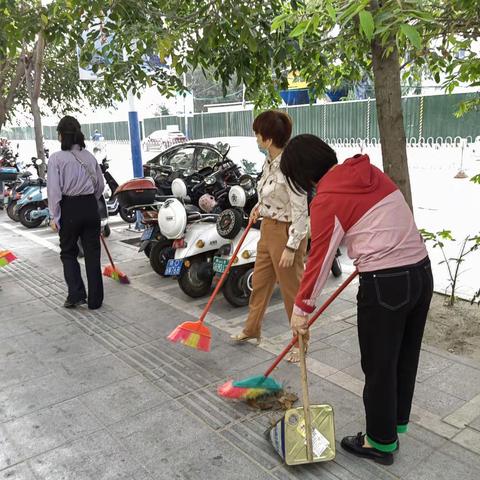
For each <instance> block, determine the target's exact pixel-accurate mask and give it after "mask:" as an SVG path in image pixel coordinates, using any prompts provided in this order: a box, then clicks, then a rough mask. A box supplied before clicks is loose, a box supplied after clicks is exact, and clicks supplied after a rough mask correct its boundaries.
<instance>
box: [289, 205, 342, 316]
mask: <svg viewBox="0 0 480 480" xmlns="http://www.w3.org/2000/svg"><path fill="white" fill-rule="evenodd" d="M310 223H311V230H312V236H311V247H310V253H309V255H308V261H307V266H306V268H305V272H304V274H303V277H302V282H301V284H300V288H299V290H298V293H297V297H296V298H295V307H294V313H296V314H299V315H308V314H310V313H312V312H313V310H314V309H315V302H316V300H317V298H318V296H319V295H320V293H321V291H322V289H323V287H324V285H325V282H326V280H327V278H328V274H329V272H330V269H331V268H332V263H333V260H334V258H335V254H336V252H337V248H338V246H339V245H340V242H341V241H342V238H343V236H344V235H345V232H344V230H343V228H342V225H341V223H340V221H339V219H338V217H337V216H336V215H335V211H334V210H333V209H332V202H331V200H330V201H328V199H327V198H326V197H323V196H322V197H317V199H316V201H315V202H314V203H312V205H311V211H310Z"/></svg>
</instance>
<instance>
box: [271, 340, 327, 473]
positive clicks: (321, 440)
mask: <svg viewBox="0 0 480 480" xmlns="http://www.w3.org/2000/svg"><path fill="white" fill-rule="evenodd" d="M298 338H299V343H300V345H299V346H300V368H301V374H302V390H303V407H296V408H290V409H289V410H287V411H286V412H285V415H284V416H283V418H281V419H280V420H279V421H278V422H277V423H276V424H275V425H274V426H273V427H272V429H271V430H270V432H269V436H270V441H271V442H272V445H273V448H274V449H275V450H276V452H277V453H278V454H279V455H280V456H281V457H282V458H283V460H284V461H285V463H286V464H287V465H302V464H305V463H316V462H327V461H329V460H333V459H334V458H335V424H334V418H333V408H332V406H331V405H310V401H309V398H308V383H307V367H306V363H305V354H304V348H303V337H302V335H299V337H298Z"/></svg>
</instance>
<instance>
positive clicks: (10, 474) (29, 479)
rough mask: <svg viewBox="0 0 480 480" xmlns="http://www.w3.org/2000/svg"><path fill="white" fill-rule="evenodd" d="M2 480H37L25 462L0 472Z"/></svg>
mask: <svg viewBox="0 0 480 480" xmlns="http://www.w3.org/2000/svg"><path fill="white" fill-rule="evenodd" d="M0 478H1V479H2V480H38V477H36V476H35V474H34V473H33V471H32V469H31V468H30V465H29V464H28V463H27V462H23V463H19V464H17V465H14V466H13V467H10V468H6V469H4V470H1V471H0Z"/></svg>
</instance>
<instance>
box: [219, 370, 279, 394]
mask: <svg viewBox="0 0 480 480" xmlns="http://www.w3.org/2000/svg"><path fill="white" fill-rule="evenodd" d="M282 390H283V387H282V385H281V384H280V383H278V382H277V381H276V380H274V379H273V378H270V377H265V376H263V375H259V376H256V377H249V378H246V379H245V380H239V381H237V382H234V381H232V380H230V381H229V382H226V383H224V384H223V385H220V386H219V387H218V389H217V393H218V395H219V396H221V397H224V398H230V399H233V400H252V399H254V398H259V397H265V396H268V395H276V394H277V393H279V392H281V391H282Z"/></svg>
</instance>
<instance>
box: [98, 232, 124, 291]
mask: <svg viewBox="0 0 480 480" xmlns="http://www.w3.org/2000/svg"><path fill="white" fill-rule="evenodd" d="M100 240H101V241H102V243H103V248H105V251H106V252H107V256H108V260H109V261H110V264H111V267H105V269H104V271H103V274H104V275H105V276H106V277H110V278H113V279H114V280H118V281H119V282H120V283H130V280H129V279H128V277H127V276H126V275H125V274H124V273H122V272H121V271H120V270H118V269H117V267H116V266H115V263H113V258H112V255H111V253H110V251H109V250H108V247H107V242H105V239H104V238H103V235H100Z"/></svg>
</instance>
